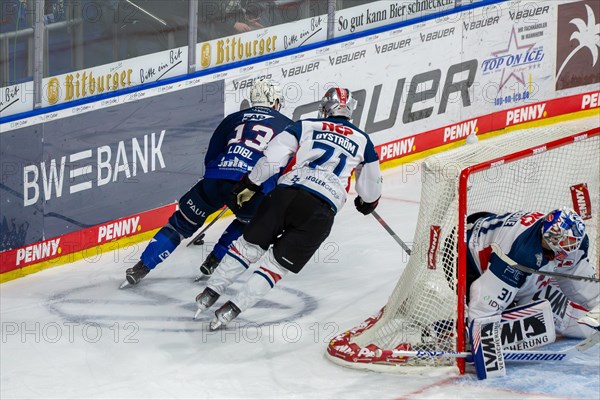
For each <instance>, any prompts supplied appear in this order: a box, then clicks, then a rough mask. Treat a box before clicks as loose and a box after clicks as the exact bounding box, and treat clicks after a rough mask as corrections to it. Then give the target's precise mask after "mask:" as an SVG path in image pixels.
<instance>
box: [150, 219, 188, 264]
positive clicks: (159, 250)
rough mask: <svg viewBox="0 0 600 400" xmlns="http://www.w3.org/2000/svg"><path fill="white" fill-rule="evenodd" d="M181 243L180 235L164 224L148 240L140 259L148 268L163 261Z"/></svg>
mask: <svg viewBox="0 0 600 400" xmlns="http://www.w3.org/2000/svg"><path fill="white" fill-rule="evenodd" d="M179 243H181V236H179V233H177V232H175V231H174V230H173V229H172V228H171V227H169V226H164V227H163V228H162V229H161V230H159V231H158V232H157V233H156V235H154V237H153V238H152V239H151V240H150V243H148V246H146V249H145V250H144V252H143V253H142V256H141V257H140V259H141V260H142V262H143V263H144V265H145V266H146V267H147V268H148V269H153V268H154V267H156V266H157V265H158V264H160V263H161V262H163V261H164V260H166V259H167V257H169V255H170V254H171V253H172V252H173V251H174V250H175V249H176V248H177V246H179Z"/></svg>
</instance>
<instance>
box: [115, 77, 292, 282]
mask: <svg viewBox="0 0 600 400" xmlns="http://www.w3.org/2000/svg"><path fill="white" fill-rule="evenodd" d="M250 103H251V104H252V107H251V108H248V109H245V110H242V111H238V112H235V113H233V114H230V115H228V116H227V117H225V119H224V120H223V121H222V122H221V123H220V124H219V126H218V127H217V129H216V130H215V132H214V133H213V135H212V137H211V139H210V143H209V146H208V150H207V152H206V156H205V158H204V164H205V172H204V177H203V178H202V179H201V180H200V181H198V182H197V183H196V184H195V185H194V186H193V187H192V188H191V189H190V190H189V191H188V192H187V193H185V194H184V195H183V196H182V197H181V199H180V200H179V209H178V210H177V211H175V212H174V213H173V215H171V217H170V218H169V221H168V223H167V224H166V225H165V226H164V227H163V228H161V229H160V230H159V231H158V232H157V233H156V235H154V237H153V238H152V239H151V240H150V243H149V244H148V246H147V247H146V249H145V250H144V252H143V253H142V255H141V257H140V261H139V262H138V263H137V264H136V265H134V266H133V267H131V268H128V269H127V271H126V272H125V276H126V282H124V283H123V285H122V287H125V286H127V285H128V284H129V285H135V284H137V283H138V282H139V281H140V280H141V279H142V278H144V277H145V276H146V275H147V274H148V273H149V272H150V271H151V270H152V269H154V268H155V267H156V266H157V265H158V264H159V263H161V262H162V261H164V260H165V259H166V258H167V257H168V256H169V255H170V254H171V253H172V252H173V251H174V250H175V249H176V248H177V246H178V245H179V244H180V243H181V240H182V239H184V238H188V237H190V236H191V235H193V234H194V232H196V230H197V229H198V228H200V227H201V226H202V225H203V224H204V221H205V220H206V218H207V217H208V216H209V215H211V214H212V213H214V212H215V211H216V210H218V209H220V208H221V207H223V206H224V205H227V206H228V207H229V208H230V209H232V210H235V215H236V217H237V219H236V221H234V222H233V223H232V224H231V225H230V226H229V227H228V229H227V230H226V233H225V234H224V236H223V237H222V238H221V239H220V242H221V245H222V246H227V244H228V243H227V242H229V243H230V242H232V241H233V240H235V239H237V237H239V235H240V234H241V233H242V231H243V227H244V225H245V224H246V223H248V221H249V220H250V218H251V217H252V216H253V215H254V213H255V212H256V210H257V208H258V204H259V203H260V201H261V200H262V198H263V197H264V196H263V192H259V193H257V195H256V196H255V197H254V198H253V199H252V200H251V201H249V202H247V203H246V204H244V205H243V206H242V207H235V208H234V204H232V203H230V196H231V191H232V189H233V187H234V186H235V185H236V183H238V182H239V181H240V180H241V179H242V177H244V176H245V175H246V174H247V173H248V172H250V171H251V170H252V168H253V167H254V165H255V164H256V162H257V161H258V160H259V159H260V158H261V157H262V156H263V152H264V150H265V148H266V147H267V144H268V143H269V141H270V140H272V139H273V138H274V137H276V136H277V135H278V134H279V133H280V132H282V131H283V130H284V129H285V127H286V126H288V125H289V124H291V123H292V122H293V121H292V120H290V119H289V118H287V117H286V116H284V115H283V114H281V113H280V112H279V110H280V108H281V106H282V103H283V96H282V92H281V88H280V86H279V84H278V83H277V82H274V81H272V80H269V79H260V80H256V81H255V82H254V83H253V85H252V88H251V90H250ZM271 186H274V185H271ZM264 189H265V190H264V192H266V191H268V190H270V189H272V187H271V188H269V187H265V188H264ZM209 257H210V256H209Z"/></svg>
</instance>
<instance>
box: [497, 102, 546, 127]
mask: <svg viewBox="0 0 600 400" xmlns="http://www.w3.org/2000/svg"><path fill="white" fill-rule="evenodd" d="M545 110H546V103H542V104H535V105H532V106H527V107H521V108H517V109H514V110H509V111H507V113H506V126H510V125H515V124H520V123H522V122H529V121H535V120H537V119H540V118H543V117H546V111H545Z"/></svg>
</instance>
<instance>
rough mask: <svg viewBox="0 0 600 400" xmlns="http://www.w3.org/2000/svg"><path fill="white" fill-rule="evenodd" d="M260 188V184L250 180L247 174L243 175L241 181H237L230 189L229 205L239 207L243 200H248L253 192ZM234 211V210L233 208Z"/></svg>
mask: <svg viewBox="0 0 600 400" xmlns="http://www.w3.org/2000/svg"><path fill="white" fill-rule="evenodd" d="M260 190H261V187H260V185H257V184H255V183H254V182H252V181H251V180H250V178H249V177H248V174H246V175H244V177H243V178H242V180H241V181H239V182H238V183H237V184H236V185H235V186H234V187H233V189H232V190H231V199H230V200H231V201H230V202H231V205H232V206H234V207H235V206H237V208H238V209H239V208H241V207H242V206H243V205H244V203H245V202H247V201H249V200H250V199H251V198H252V196H254V193H256V192H258V191H260ZM234 211H235V210H234Z"/></svg>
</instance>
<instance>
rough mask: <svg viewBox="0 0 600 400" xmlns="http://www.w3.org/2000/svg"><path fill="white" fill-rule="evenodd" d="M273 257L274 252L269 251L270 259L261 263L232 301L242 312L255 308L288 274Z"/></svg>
mask: <svg viewBox="0 0 600 400" xmlns="http://www.w3.org/2000/svg"><path fill="white" fill-rule="evenodd" d="M288 272H289V271H288V270H287V269H285V268H283V267H282V266H281V265H279V263H278V262H277V261H275V257H274V256H273V250H272V249H269V253H268V257H265V258H264V259H263V260H261V262H260V267H259V268H258V269H257V270H256V271H254V273H253V274H252V276H251V277H250V279H248V281H246V284H245V285H244V287H243V288H242V289H241V290H240V291H239V292H238V293H237V294H236V296H235V297H234V298H233V299H232V300H231V301H232V302H233V303H234V304H235V305H236V306H238V308H239V309H240V310H241V311H245V310H247V309H249V308H250V307H252V306H254V305H255V304H256V303H257V302H258V301H259V300H260V299H262V298H263V297H265V295H266V294H267V293H268V292H269V291H270V290H271V289H272V288H273V286H275V284H276V283H277V282H278V281H279V280H281V279H282V278H283V277H284V276H285V275H287V274H288Z"/></svg>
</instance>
